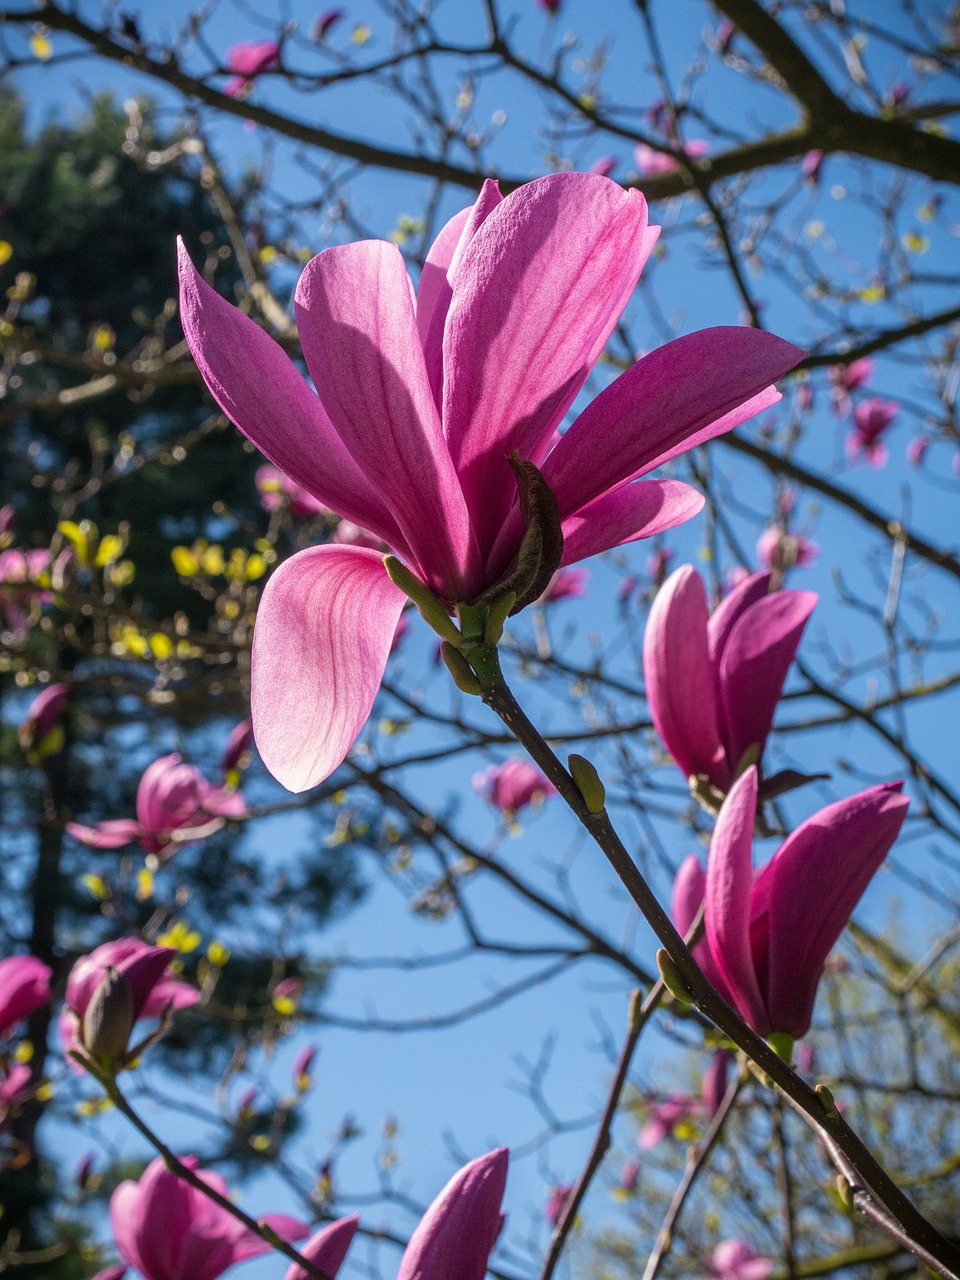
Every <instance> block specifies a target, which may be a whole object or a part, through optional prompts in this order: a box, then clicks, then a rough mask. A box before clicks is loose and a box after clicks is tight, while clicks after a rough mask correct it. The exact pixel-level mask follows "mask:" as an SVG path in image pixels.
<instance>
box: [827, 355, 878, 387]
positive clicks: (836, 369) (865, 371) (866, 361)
mask: <svg viewBox="0 0 960 1280" xmlns="http://www.w3.org/2000/svg"><path fill="white" fill-rule="evenodd" d="M873 370H874V363H873V361H872V360H871V359H870V357H869V356H859V357H858V358H857V359H856V360H851V361H850V363H849V364H837V365H834V366H833V368H832V369H831V370H830V377H831V379H832V380H833V382H834V383H835V384H836V385H838V386H841V387H843V389H844V391H860V390H861V389H862V388H863V387H865V386H866V385H867V383H868V382H869V381H870V379H871V378H872V377H873Z"/></svg>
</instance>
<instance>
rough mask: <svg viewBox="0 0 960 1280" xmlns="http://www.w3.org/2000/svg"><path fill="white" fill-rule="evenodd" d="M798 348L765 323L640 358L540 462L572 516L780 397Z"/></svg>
mask: <svg viewBox="0 0 960 1280" xmlns="http://www.w3.org/2000/svg"><path fill="white" fill-rule="evenodd" d="M803 354H804V353H803V352H802V351H800V350H799V348H797V347H794V346H792V345H791V343H789V342H784V341H783V339H782V338H777V337H774V335H773V334H771V333H765V332H764V331H763V330H762V329H747V328H743V327H737V326H732V327H721V328H716V329H703V330H701V331H700V332H699V333H691V334H688V335H687V336H686V337H683V338H676V339H674V341H673V342H668V343H667V344H666V345H665V346H663V347H659V348H658V349H657V350H656V351H652V352H651V353H650V354H649V355H648V356H644V357H643V359H642V360H638V361H637V362H636V364H634V365H633V366H632V367H631V368H629V369H628V370H627V371H626V372H625V373H622V374H621V375H620V377H619V378H617V380H616V381H615V382H613V383H611V384H610V386H609V387H607V388H605V389H604V390H603V391H601V392H600V394H599V395H598V396H597V398H596V399H595V400H593V401H592V402H591V403H590V404H589V405H588V406H587V408H586V409H585V410H584V411H583V413H582V414H581V415H580V417H579V418H578V419H577V420H576V422H574V424H573V425H572V426H571V427H570V429H569V431H567V432H566V434H565V435H564V436H563V437H562V439H560V440H559V441H558V442H557V445H556V448H555V449H554V450H553V452H552V453H551V455H550V457H549V458H548V459H547V460H546V462H545V463H544V465H543V474H544V478H545V479H546V481H547V483H548V484H549V485H550V487H551V489H552V490H553V492H554V494H555V495H556V498H557V502H558V503H559V505H560V514H561V515H569V514H571V513H572V512H574V511H576V510H578V508H580V507H582V506H584V505H585V504H586V503H588V502H591V501H592V500H593V499H594V498H596V497H598V496H599V495H600V494H602V493H606V492H607V491H608V490H609V489H611V488H613V487H615V486H616V485H619V484H622V483H623V481H624V480H628V479H630V478H632V477H634V476H636V475H639V474H642V473H644V472H646V471H650V470H652V469H653V468H654V467H656V466H659V465H660V464H661V463H663V462H666V461H667V460H668V459H669V458H672V457H675V456H676V455H677V454H678V453H682V452H685V451H686V450H687V449H692V448H693V447H694V446H695V445H698V444H702V443H703V442H704V441H706V440H711V439H713V437H714V436H717V435H721V434H722V433H723V432H725V431H730V430H732V428H733V427H735V426H737V425H738V424H739V423H741V422H744V421H745V420H746V419H747V418H750V417H752V416H753V415H754V414H755V413H759V412H760V410H761V409H764V408H766V407H768V406H769V405H771V404H774V403H775V402H776V401H777V400H779V399H780V396H779V393H778V392H777V391H776V390H775V389H774V388H773V387H771V386H770V385H769V384H770V383H772V382H775V381H776V379H777V378H781V377H783V375H784V374H785V373H787V372H788V370H790V369H792V368H793V366H794V365H795V364H796V363H797V362H798V361H799V360H801V359H802V358H803Z"/></svg>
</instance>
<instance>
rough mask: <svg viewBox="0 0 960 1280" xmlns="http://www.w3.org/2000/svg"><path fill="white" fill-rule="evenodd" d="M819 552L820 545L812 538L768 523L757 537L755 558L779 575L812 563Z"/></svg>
mask: <svg viewBox="0 0 960 1280" xmlns="http://www.w3.org/2000/svg"><path fill="white" fill-rule="evenodd" d="M819 553H820V547H819V545H818V544H817V543H816V542H814V541H813V540H812V539H810V538H807V537H804V535H803V534H802V533H788V532H787V530H786V529H785V528H784V527H783V525H780V524H771V525H768V526H767V528H766V529H764V531H763V533H761V535H760V537H759V538H758V539H757V559H758V560H759V561H760V563H761V564H762V565H763V566H764V567H765V568H767V569H773V570H774V571H775V572H776V573H778V574H780V575H781V577H782V576H783V574H785V573H786V572H787V570H788V569H793V568H798V569H802V568H803V566H804V565H807V564H812V563H813V561H814V560H816V558H817V556H818V555H819ZM746 576H749V575H746Z"/></svg>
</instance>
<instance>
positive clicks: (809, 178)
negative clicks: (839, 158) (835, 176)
mask: <svg viewBox="0 0 960 1280" xmlns="http://www.w3.org/2000/svg"><path fill="white" fill-rule="evenodd" d="M823 161H824V152H823V151H821V150H820V149H819V148H815V149H814V150H813V151H808V152H807V154H806V155H805V156H804V157H803V164H802V165H801V166H800V172H801V173H802V174H803V177H804V180H805V181H806V182H809V183H811V184H812V185H813V186H816V185H817V184H818V183H819V181H820V170H821V169H822V167H823Z"/></svg>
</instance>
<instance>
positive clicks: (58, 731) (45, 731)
mask: <svg viewBox="0 0 960 1280" xmlns="http://www.w3.org/2000/svg"><path fill="white" fill-rule="evenodd" d="M69 697H70V686H69V685H68V684H51V685H48V686H47V687H46V688H45V689H43V690H42V691H41V692H40V693H38V694H37V696H36V697H35V698H34V700H33V701H32V702H31V703H30V705H29V707H27V714H26V715H25V716H24V718H23V720H22V721H21V722H20V727H19V728H18V729H17V738H18V739H19V742H20V746H21V747H22V748H23V750H24V751H25V752H26V753H27V755H28V757H30V758H31V763H34V762H37V763H39V762H40V761H41V760H43V759H45V758H46V757H47V756H51V755H56V754H57V752H59V751H61V750H62V749H63V738H64V733H63V723H62V720H61V717H62V715H63V711H64V708H65V707H66V705H67V700H68V699H69Z"/></svg>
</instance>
